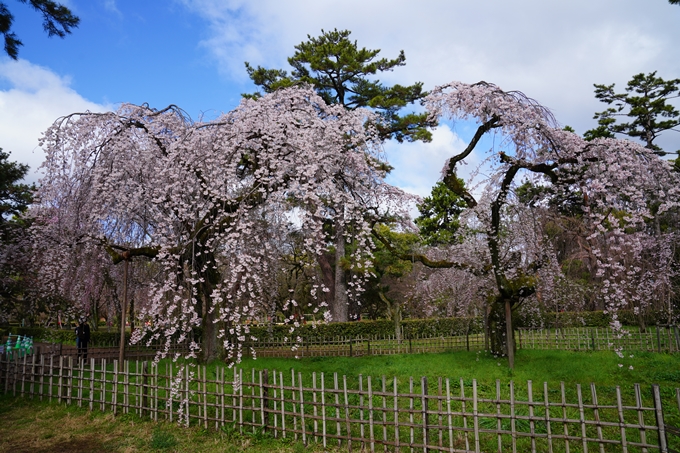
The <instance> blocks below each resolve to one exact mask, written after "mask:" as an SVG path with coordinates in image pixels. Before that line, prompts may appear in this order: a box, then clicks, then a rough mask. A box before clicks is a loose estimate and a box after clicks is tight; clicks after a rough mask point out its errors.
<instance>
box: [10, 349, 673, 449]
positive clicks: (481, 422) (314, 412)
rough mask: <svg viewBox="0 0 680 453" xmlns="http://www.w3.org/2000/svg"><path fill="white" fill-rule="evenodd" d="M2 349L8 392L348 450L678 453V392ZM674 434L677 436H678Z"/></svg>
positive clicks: (651, 388) (655, 386)
mask: <svg viewBox="0 0 680 453" xmlns="http://www.w3.org/2000/svg"><path fill="white" fill-rule="evenodd" d="M117 365H118V364H117V363H116V361H113V362H107V361H106V360H101V361H100V362H99V363H97V361H95V360H94V359H91V360H89V361H80V362H77V361H75V360H73V358H72V357H54V356H50V357H48V356H44V355H43V356H40V357H38V356H35V355H33V356H31V357H24V358H23V359H21V360H18V359H15V360H12V361H9V360H7V359H6V358H5V357H4V356H3V357H0V385H1V386H2V387H0V388H1V389H2V391H4V392H5V393H11V394H14V395H17V396H19V395H21V396H24V397H29V398H38V399H40V400H45V399H47V400H50V401H59V402H63V403H66V404H77V405H78V406H81V407H87V408H89V410H91V411H92V410H99V411H110V412H113V413H114V414H118V413H135V414H137V415H139V416H140V417H145V418H149V419H151V420H159V419H165V420H170V421H180V422H181V423H183V424H185V425H190V424H193V425H200V426H202V427H204V428H206V429H207V428H210V427H212V428H215V429H223V430H234V431H238V432H258V431H266V432H269V433H271V435H272V436H275V437H277V438H287V439H291V438H292V439H295V440H298V441H302V442H303V443H305V444H309V443H310V442H314V443H318V444H321V445H323V446H324V447H327V446H341V447H346V448H347V449H348V450H350V451H352V450H361V451H364V450H366V451H371V452H374V451H376V450H383V451H395V452H412V451H423V452H434V451H448V452H481V451H498V452H502V451H512V452H517V451H520V452H525V451H527V452H528V451H531V452H570V453H576V452H588V451H593V452H596V451H599V452H614V451H620V452H626V453H627V452H669V453H670V452H672V451H673V449H678V443H680V438H678V437H675V436H674V435H673V434H674V430H676V428H674V427H673V426H669V425H667V424H666V422H665V420H666V418H668V417H670V418H672V419H675V420H677V419H679V417H680V389H674V391H672V392H671V391H670V390H671V389H664V391H662V389H660V388H659V386H658V385H653V386H651V387H649V388H644V389H643V387H642V386H641V385H638V384H635V385H634V386H633V388H630V389H622V388H620V387H619V386H616V387H614V388H609V387H604V388H596V386H595V384H591V385H590V386H581V385H576V387H575V388H567V386H565V384H564V383H562V384H561V385H560V386H559V387H553V388H549V386H548V384H547V383H544V384H543V385H542V386H537V387H534V384H533V383H532V382H531V381H528V382H527V383H526V385H521V386H520V385H517V384H516V383H514V382H512V381H510V382H506V383H502V382H501V381H496V383H495V386H494V385H486V384H482V383H479V382H478V381H477V380H474V379H473V380H471V381H464V380H463V379H460V380H451V379H448V378H436V379H431V378H428V377H421V378H419V379H416V378H409V379H408V380H402V381H399V380H398V379H397V378H391V379H389V378H387V377H385V376H380V377H374V376H361V375H359V376H346V375H344V376H339V375H338V374H337V373H334V374H333V375H332V376H330V375H324V374H323V373H313V374H312V376H311V377H307V378H303V376H302V374H301V373H296V372H295V371H294V370H290V371H286V372H282V371H275V370H274V371H269V370H260V371H256V370H252V371H251V372H250V373H246V372H244V371H243V370H237V369H235V368H234V369H228V368H223V367H218V368H216V369H210V370H209V369H207V368H206V367H204V366H192V365H188V366H187V365H184V366H180V365H178V364H174V363H170V362H168V363H164V364H163V366H160V367H159V366H158V365H156V364H154V363H153V362H139V361H135V362H129V361H126V362H125V363H124V366H123V367H122V371H119V368H118V366H117ZM668 432H670V433H671V435H670V436H668V435H667V434H668ZM669 440H670V444H669Z"/></svg>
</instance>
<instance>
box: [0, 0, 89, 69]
mask: <svg viewBox="0 0 680 453" xmlns="http://www.w3.org/2000/svg"><path fill="white" fill-rule="evenodd" d="M19 1H20V2H21V3H26V2H28V3H29V4H30V5H31V6H32V7H33V9H35V10H36V11H38V12H39V13H40V14H41V15H42V17H43V29H44V30H45V32H46V33H47V36H49V37H52V36H58V37H60V38H63V37H65V36H66V35H67V34H70V33H71V28H76V27H78V23H79V22H80V19H79V18H78V17H77V16H74V15H73V13H71V10H69V9H68V8H67V7H65V6H64V5H62V4H60V3H57V2H55V1H54V0H19ZM13 22H14V16H13V15H12V13H10V12H9V9H8V8H7V5H6V4H5V3H4V2H0V33H2V34H3V36H4V37H5V52H6V53H7V55H9V56H10V57H11V58H12V59H14V60H16V59H17V58H18V57H19V47H20V46H22V45H23V43H22V42H21V41H20V40H19V38H17V35H16V34H14V32H12V23H13Z"/></svg>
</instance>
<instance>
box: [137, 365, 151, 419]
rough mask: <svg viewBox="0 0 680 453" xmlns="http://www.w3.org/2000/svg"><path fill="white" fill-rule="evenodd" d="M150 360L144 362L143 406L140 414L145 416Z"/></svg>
mask: <svg viewBox="0 0 680 453" xmlns="http://www.w3.org/2000/svg"><path fill="white" fill-rule="evenodd" d="M148 374H149V362H147V361H144V362H142V408H141V410H140V414H139V415H140V416H141V417H144V414H145V412H146V407H147V405H148V400H149V397H148V394H149V387H148V384H149V376H148Z"/></svg>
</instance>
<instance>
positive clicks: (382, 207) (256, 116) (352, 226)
mask: <svg viewBox="0 0 680 453" xmlns="http://www.w3.org/2000/svg"><path fill="white" fill-rule="evenodd" d="M370 116H371V114H370V112H367V111H363V110H356V111H348V110H346V109H344V108H343V107H342V106H328V105H326V104H325V103H324V102H323V100H322V99H321V98H319V97H318V96H317V95H316V94H315V93H314V92H313V91H312V90H310V89H307V88H291V89H286V90H280V91H278V92H276V93H273V94H271V95H267V96H264V97H263V98H261V99H259V100H243V101H242V102H241V104H240V105H239V106H238V107H237V108H236V109H234V110H233V111H231V112H228V113H226V114H224V115H222V116H220V117H219V118H217V119H215V120H212V121H205V122H193V121H191V120H190V119H189V118H188V117H187V116H186V115H185V114H184V113H183V112H182V111H181V110H180V109H179V108H177V107H174V106H171V107H168V108H166V109H163V110H154V109H152V108H150V107H148V106H135V105H123V106H122V107H121V108H120V109H119V110H118V111H117V112H110V113H103V114H99V113H88V112H86V113H81V114H73V115H70V116H67V117H64V118H61V119H59V120H58V121H56V122H55V123H54V125H53V126H52V127H50V128H49V129H48V130H47V131H46V132H45V135H44V138H43V141H42V145H43V148H44V149H45V152H46V156H47V157H46V161H45V163H44V165H43V167H42V170H43V172H44V174H45V176H44V177H43V179H42V181H41V185H40V190H39V194H38V200H39V203H38V204H37V205H36V207H35V208H34V209H33V215H34V217H35V218H36V227H35V228H34V235H35V238H36V244H37V247H40V248H41V249H43V250H46V252H45V255H46V256H45V257H44V260H43V262H44V266H43V272H44V274H45V275H46V278H47V280H48V281H53V282H54V287H53V290H55V291H57V290H60V289H62V288H63V286H64V285H65V282H66V281H67V280H68V279H69V278H71V279H73V278H74V276H75V274H74V273H73V267H72V264H71V263H70V261H69V260H70V257H74V256H75V251H76V250H77V249H78V250H81V249H84V250H87V251H88V253H91V254H95V255H96V256H98V257H102V256H105V255H106V254H108V255H109V256H110V257H111V258H112V260H113V262H120V261H121V260H132V261H134V260H135V259H138V258H141V257H146V258H147V259H151V260H153V263H154V265H155V266H157V268H158V271H157V274H158V275H157V277H156V278H155V279H153V281H152V283H151V289H150V295H149V300H148V301H145V304H144V305H145V307H146V308H145V310H144V313H143V317H144V319H145V320H147V321H148V322H147V323H146V324H148V325H147V326H146V327H145V328H144V329H142V330H139V331H138V332H137V334H136V336H135V338H134V340H135V341H147V342H150V341H157V340H163V341H165V342H166V344H167V345H168V346H169V344H170V343H171V342H173V341H186V340H194V339H193V338H192V337H191V336H190V333H191V332H192V329H194V328H195V327H199V326H200V327H202V329H203V332H204V334H203V343H202V345H199V344H198V342H195V343H194V344H193V345H192V348H193V351H194V352H193V354H196V353H198V351H199V349H200V348H201V347H202V348H203V350H204V352H205V350H206V349H207V350H210V353H214V350H215V347H214V345H212V344H211V343H210V342H211V341H214V340H215V339H216V338H219V341H221V344H222V346H223V348H224V349H225V350H226V352H227V356H228V357H229V358H230V359H231V360H239V359H240V357H241V354H242V351H241V349H240V345H241V344H242V343H243V341H244V340H245V339H246V338H247V336H248V335H249V333H248V327H247V325H248V324H247V322H248V321H250V320H253V319H254V318H258V317H261V316H262V315H263V313H265V312H266V310H267V307H263V301H266V300H267V299H269V298H271V292H272V290H273V288H272V287H273V286H274V285H273V280H274V279H275V278H276V277H275V276H276V274H277V272H280V271H281V266H282V256H284V255H285V254H286V253H287V250H286V247H285V246H284V245H282V244H284V241H283V240H282V238H283V237H285V236H286V235H287V234H290V232H291V230H297V231H299V232H300V233H301V234H302V236H303V237H304V241H303V242H302V247H303V248H304V250H305V251H306V253H308V254H310V256H316V255H319V254H321V253H323V252H324V251H325V250H326V249H327V247H328V244H327V238H326V235H325V233H324V231H323V225H324V222H325V221H328V220H329V219H330V220H332V221H333V222H334V223H335V224H336V225H339V226H340V227H342V228H343V230H344V231H345V235H346V236H347V239H348V240H351V241H353V242H354V243H355V244H356V248H355V249H354V250H355V251H353V254H354V256H353V257H352V261H353V263H355V268H356V269H354V272H353V276H354V280H353V281H352V282H351V283H350V296H351V297H356V296H357V295H358V294H360V293H361V291H362V290H363V281H364V279H365V274H366V272H367V269H368V268H369V267H370V266H368V265H367V263H368V260H369V258H370V256H371V253H372V252H371V250H372V246H373V245H372V242H371V241H370V239H369V235H370V231H371V222H372V219H373V218H375V216H380V215H384V214H385V211H388V210H389V211H390V212H391V213H396V214H398V215H403V214H404V213H405V212H406V209H407V208H406V204H405V203H404V202H403V201H404V200H406V199H408V197H407V196H406V195H405V194H403V193H402V192H401V191H400V190H398V189H396V188H394V187H391V186H389V185H387V184H386V183H385V182H384V177H385V173H384V170H383V169H382V168H383V167H382V162H381V159H382V156H381V155H380V148H379V144H380V141H379V140H378V139H377V136H376V132H375V131H374V130H372V129H370V128H369V127H368V126H366V124H368V122H367V119H369V118H370ZM74 259H78V258H75V257H74ZM309 265H312V264H309ZM75 280H76V282H74V284H77V285H78V286H79V287H81V289H80V290H79V292H81V293H83V294H84V293H86V292H87V291H88V289H87V288H88V287H90V286H91V285H90V283H88V281H87V280H86V279H85V278H84V277H77V278H76V279H75ZM324 291H327V288H325V287H324V285H323V284H322V282H320V281H319V282H317V283H315V284H314V285H312V288H311V297H312V299H313V300H317V301H318V303H319V307H318V308H319V309H323V307H321V301H322V299H323V298H322V297H320V295H321V293H322V292H324ZM293 293H294V292H293ZM298 303H299V302H298V301H296V300H295V299H294V298H292V297H291V298H290V299H289V300H287V301H286V303H285V304H284V311H285V312H287V314H285V313H284V314H285V315H286V321H287V322H289V323H291V324H293V325H294V324H295V323H297V322H298V320H296V319H295V317H294V316H293V312H294V308H295V307H296V306H297V305H298ZM206 331H208V335H206ZM211 336H212V339H211V338H210V337H211Z"/></svg>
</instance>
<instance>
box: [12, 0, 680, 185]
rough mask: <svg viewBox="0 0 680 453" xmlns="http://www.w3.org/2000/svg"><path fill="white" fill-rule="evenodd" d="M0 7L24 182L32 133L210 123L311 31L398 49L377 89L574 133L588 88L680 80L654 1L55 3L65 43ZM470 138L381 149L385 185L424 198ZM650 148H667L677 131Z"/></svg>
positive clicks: (466, 131) (443, 131) (675, 145)
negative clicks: (95, 115)
mask: <svg viewBox="0 0 680 453" xmlns="http://www.w3.org/2000/svg"><path fill="white" fill-rule="evenodd" d="M5 2H6V3H7V6H8V7H9V8H10V10H11V11H12V13H13V14H14V15H15V23H14V32H15V33H16V34H17V35H18V37H19V38H20V39H21V40H22V41H23V42H24V46H23V47H21V48H20V53H19V57H20V59H19V61H17V62H14V61H12V60H10V59H9V58H7V57H6V56H4V55H3V56H0V147H2V148H4V149H5V150H6V151H10V152H11V155H12V159H13V160H18V161H20V162H23V163H27V164H29V165H30V166H31V167H32V173H31V175H30V177H29V179H30V180H31V181H35V180H37V178H38V176H37V175H36V174H35V170H36V169H37V167H38V166H39V165H40V162H41V161H42V153H41V151H40V149H39V148H38V138H39V136H40V132H41V131H43V130H45V129H46V128H47V127H48V126H49V125H50V124H51V122H53V121H54V120H55V119H56V118H58V117H59V116H62V115H66V114H69V113H72V112H74V111H83V110H86V109H89V110H107V109H114V108H116V105H117V104H119V103H121V102H131V103H137V104H140V103H144V102H147V103H149V104H150V105H151V106H153V107H157V108H162V107H165V106H167V105H168V104H176V105H178V106H179V107H181V108H183V109H184V110H186V111H187V112H188V113H189V114H190V115H191V116H192V117H193V118H194V119H198V118H199V117H200V116H201V115H206V116H207V117H212V116H215V115H216V114H217V113H219V112H222V111H228V110H231V109H232V108H234V107H235V106H236V105H237V104H238V102H239V100H240V94H241V93H243V92H251V91H253V90H254V89H255V87H254V86H253V85H252V84H251V83H250V81H249V79H248V78H247V75H246V73H245V69H244V66H243V62H244V61H250V62H251V63H252V64H254V65H263V66H266V67H286V57H287V56H289V55H291V54H292V53H293V46H294V45H296V44H298V43H300V42H301V41H303V40H305V39H306V36H307V34H311V35H313V36H316V35H318V34H320V31H321V29H326V30H328V29H333V28H338V29H349V30H352V32H353V33H352V37H353V38H354V39H356V40H357V41H358V43H359V45H360V46H365V47H368V48H379V49H382V54H383V55H384V56H386V57H394V56H396V55H397V53H398V52H399V50H402V49H403V50H404V51H405V53H406V58H407V60H406V62H407V64H406V66H405V67H402V68H399V69H397V70H395V71H394V72H391V73H388V74H385V75H384V76H383V77H381V79H382V80H383V81H385V82H387V83H402V84H410V83H413V82H414V81H422V82H424V84H425V87H426V88H433V87H434V86H436V85H438V84H443V83H447V82H450V81H452V80H461V81H464V82H469V83H472V82H476V81H479V80H486V81H488V82H493V83H496V84H497V85H499V86H500V87H501V88H503V89H506V90H521V91H523V92H525V93H526V94H527V95H529V96H531V97H533V98H535V99H537V100H538V101H540V102H541V103H543V104H544V105H546V106H548V107H550V108H551V109H552V110H553V112H554V113H555V115H556V117H557V119H558V120H559V121H560V122H561V123H562V124H569V125H571V126H573V127H574V128H576V130H577V132H579V133H582V132H584V131H585V130H587V129H588V128H590V127H592V126H593V125H594V120H592V115H593V112H595V111H600V110H602V109H603V105H601V104H599V103H598V102H597V101H596V100H594V98H593V86H592V85H593V83H616V84H617V87H619V88H620V89H622V88H623V87H624V86H625V82H626V81H627V80H629V79H630V77H631V76H632V75H633V74H636V73H639V72H650V71H653V70H658V75H660V76H661V77H664V78H680V46H678V43H680V6H674V5H669V4H668V2H667V1H666V0H597V1H593V0H571V1H569V2H565V1H563V0H513V1H512V2H508V1H506V0H476V1H473V0H423V1H420V2H413V1H412V0H409V1H407V0H392V1H387V0H369V1H366V0H363V1H358V0H343V1H339V0H316V1H311V0H286V1H284V0H258V1H252V0H251V1H242V0H134V1H133V0H67V1H64V3H65V4H66V5H67V6H69V7H70V8H71V9H72V11H73V12H74V13H75V14H76V15H78V16H79V17H80V19H81V24H80V26H79V28H77V29H75V30H74V31H73V34H71V35H69V36H67V37H66V38H65V39H58V38H49V39H48V38H47V36H46V35H45V33H44V32H43V31H42V27H41V21H40V17H39V16H38V15H37V14H36V13H35V12H34V11H32V10H31V9H30V8H29V7H28V6H27V5H24V4H22V3H20V2H18V1H16V0H5ZM471 131H472V125H470V124H466V123H459V124H456V125H443V126H442V127H439V128H438V129H437V130H436V131H435V137H434V140H433V142H432V143H430V144H422V143H417V144H404V145H398V144H395V143H388V144H386V145H385V149H386V152H387V156H388V159H389V160H390V161H391V163H392V164H393V166H394V167H395V170H394V172H393V174H392V176H391V181H392V182H393V183H394V184H396V185H399V186H400V187H402V188H404V189H406V190H409V191H411V192H414V193H417V194H420V195H425V194H427V193H428V192H429V189H430V188H431V186H432V185H434V183H435V182H436V180H437V178H438V174H439V170H440V169H441V166H442V165H443V163H444V160H445V159H446V158H447V157H449V156H450V155H451V154H453V153H455V152H456V151H457V150H460V149H462V147H464V146H465V140H466V139H467V138H468V137H469V135H470V133H471ZM661 145H662V146H663V147H666V148H668V149H679V148H680V133H667V134H666V136H665V137H664V138H663V139H662V141H661ZM481 159H483V156H481V155H477V156H475V157H474V158H472V159H470V162H469V165H468V168H470V169H473V168H474V167H475V162H479V161H480V160H481Z"/></svg>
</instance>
